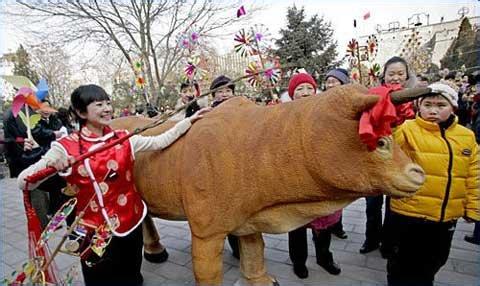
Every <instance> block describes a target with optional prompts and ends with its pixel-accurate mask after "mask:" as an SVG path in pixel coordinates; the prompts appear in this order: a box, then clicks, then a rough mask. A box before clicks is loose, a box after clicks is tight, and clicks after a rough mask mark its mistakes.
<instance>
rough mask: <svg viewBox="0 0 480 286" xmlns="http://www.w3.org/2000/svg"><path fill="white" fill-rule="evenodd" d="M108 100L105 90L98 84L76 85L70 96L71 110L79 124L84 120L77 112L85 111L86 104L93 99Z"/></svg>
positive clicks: (93, 100)
mask: <svg viewBox="0 0 480 286" xmlns="http://www.w3.org/2000/svg"><path fill="white" fill-rule="evenodd" d="M102 100H110V97H109V96H108V94H107V92H106V91H105V90H104V89H103V88H101V87H100V86H98V85H95V84H88V85H81V86H79V87H77V88H76V89H75V90H74V91H73V92H72V95H71V96H70V104H71V111H72V112H73V114H74V115H75V117H76V120H77V121H79V122H80V124H83V123H85V120H84V119H82V118H80V116H78V112H87V106H88V105H89V104H90V103H92V102H95V101H102Z"/></svg>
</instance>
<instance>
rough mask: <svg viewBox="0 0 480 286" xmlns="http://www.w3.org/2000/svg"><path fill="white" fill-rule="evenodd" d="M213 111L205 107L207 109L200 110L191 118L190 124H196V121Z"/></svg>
mask: <svg viewBox="0 0 480 286" xmlns="http://www.w3.org/2000/svg"><path fill="white" fill-rule="evenodd" d="M211 110H212V108H211V107H205V108H202V109H200V110H199V111H197V112H195V114H194V115H192V116H190V122H191V123H194V122H195V121H197V120H199V119H201V118H203V115H204V114H205V113H208V112H210V111H211Z"/></svg>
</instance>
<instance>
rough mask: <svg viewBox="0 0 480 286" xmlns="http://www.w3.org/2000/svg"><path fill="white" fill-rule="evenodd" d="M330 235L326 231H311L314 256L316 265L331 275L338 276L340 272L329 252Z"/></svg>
mask: <svg viewBox="0 0 480 286" xmlns="http://www.w3.org/2000/svg"><path fill="white" fill-rule="evenodd" d="M331 240H332V235H331V233H330V231H328V230H319V231H313V244H314V245H315V255H316V256H317V264H318V265H320V266H321V267H322V268H323V269H325V271H327V272H328V273H330V274H332V275H338V274H340V272H341V269H340V267H339V266H338V264H336V263H335V261H333V255H332V253H331V252H330V242H331Z"/></svg>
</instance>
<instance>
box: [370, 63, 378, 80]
mask: <svg viewBox="0 0 480 286" xmlns="http://www.w3.org/2000/svg"><path fill="white" fill-rule="evenodd" d="M380 70H381V68H380V65H379V64H377V63H375V64H373V65H372V67H371V68H370V70H369V71H368V75H369V76H370V77H371V78H372V79H373V80H377V79H378V78H379V76H380Z"/></svg>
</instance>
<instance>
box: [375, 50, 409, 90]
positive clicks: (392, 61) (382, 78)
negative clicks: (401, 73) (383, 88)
mask: <svg viewBox="0 0 480 286" xmlns="http://www.w3.org/2000/svg"><path fill="white" fill-rule="evenodd" d="M395 63H402V64H403V65H404V66H405V69H406V71H407V80H408V79H409V78H410V71H409V70H408V63H407V61H406V60H405V59H404V58H401V57H397V56H394V57H391V58H390V59H389V60H388V61H387V62H386V63H385V65H384V66H383V72H382V75H381V76H380V82H381V83H382V84H384V83H385V73H386V72H387V68H388V66H389V65H391V64H395Z"/></svg>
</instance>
